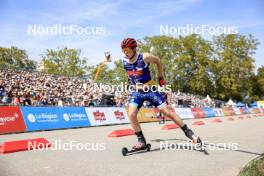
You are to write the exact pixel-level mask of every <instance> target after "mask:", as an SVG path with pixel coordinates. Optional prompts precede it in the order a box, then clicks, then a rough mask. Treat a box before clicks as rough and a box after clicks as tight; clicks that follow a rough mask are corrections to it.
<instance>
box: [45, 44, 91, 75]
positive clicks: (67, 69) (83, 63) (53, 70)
mask: <svg viewBox="0 0 264 176" xmlns="http://www.w3.org/2000/svg"><path fill="white" fill-rule="evenodd" d="M80 53H81V50H77V49H69V48H62V49H57V50H53V49H48V50H47V51H46V52H45V54H44V55H43V56H42V63H43V65H44V70H43V71H44V72H46V73H49V74H59V75H66V76H83V75H84V74H85V70H86V69H87V59H86V58H80Z"/></svg>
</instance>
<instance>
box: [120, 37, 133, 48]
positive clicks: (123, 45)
mask: <svg viewBox="0 0 264 176" xmlns="http://www.w3.org/2000/svg"><path fill="white" fill-rule="evenodd" d="M136 47H137V41H136V40H135V39H133V38H125V39H124V40H123V41H122V43H121V48H131V49H134V48H136Z"/></svg>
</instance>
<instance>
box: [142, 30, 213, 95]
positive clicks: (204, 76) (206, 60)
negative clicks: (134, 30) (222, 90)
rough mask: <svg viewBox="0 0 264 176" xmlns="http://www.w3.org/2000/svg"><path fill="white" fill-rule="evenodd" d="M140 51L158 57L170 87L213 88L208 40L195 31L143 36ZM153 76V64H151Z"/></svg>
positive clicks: (197, 90) (197, 91) (201, 90)
mask: <svg viewBox="0 0 264 176" xmlns="http://www.w3.org/2000/svg"><path fill="white" fill-rule="evenodd" d="M139 51H140V52H151V53H152V54H154V55H156V56H158V57H159V58H160V59H161V63H162V64H163V67H164V75H165V78H166V79H167V81H169V82H170V83H171V84H172V86H173V89H174V91H175V90H181V91H184V92H190V93H195V94H202V95H205V94H207V93H210V92H213V84H212V80H211V79H210V78H211V75H212V71H211V68H210V67H211V65H212V64H213V62H212V60H210V58H211V56H212V48H211V46H210V43H209V42H208V41H206V40H204V39H202V37H200V36H199V35H189V36H186V37H179V38H173V37H169V36H153V37H145V38H144V40H143V41H141V42H140V46H139ZM151 70H152V73H154V77H155V76H156V75H157V74H156V72H157V71H156V68H153V67H151Z"/></svg>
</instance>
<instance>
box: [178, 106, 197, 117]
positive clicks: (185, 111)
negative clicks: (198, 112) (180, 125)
mask: <svg viewBox="0 0 264 176" xmlns="http://www.w3.org/2000/svg"><path fill="white" fill-rule="evenodd" d="M175 112H176V114H178V115H179V116H180V117H181V119H194V116H193V113H192V111H191V109H190V108H175Z"/></svg>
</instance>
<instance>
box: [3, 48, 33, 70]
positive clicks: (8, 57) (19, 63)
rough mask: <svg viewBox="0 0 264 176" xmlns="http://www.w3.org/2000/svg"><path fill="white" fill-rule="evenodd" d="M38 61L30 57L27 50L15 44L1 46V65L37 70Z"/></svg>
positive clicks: (10, 67)
mask: <svg viewBox="0 0 264 176" xmlns="http://www.w3.org/2000/svg"><path fill="white" fill-rule="evenodd" d="M36 65H37V63H36V62H35V61H33V60H30V59H28V55H27V53H26V50H22V49H19V48H17V47H15V46H12V47H11V48H5V47H0V67H1V68H9V69H21V70H35V69H36Z"/></svg>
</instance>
